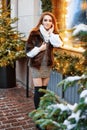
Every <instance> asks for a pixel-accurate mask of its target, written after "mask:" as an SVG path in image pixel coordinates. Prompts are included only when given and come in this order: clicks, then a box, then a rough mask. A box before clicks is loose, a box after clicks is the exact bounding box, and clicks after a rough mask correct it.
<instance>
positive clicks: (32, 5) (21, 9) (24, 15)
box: [11, 0, 41, 87]
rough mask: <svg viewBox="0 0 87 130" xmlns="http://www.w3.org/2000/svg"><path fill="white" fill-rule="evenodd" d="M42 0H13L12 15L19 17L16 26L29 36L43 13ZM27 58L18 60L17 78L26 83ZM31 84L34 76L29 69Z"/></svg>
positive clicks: (30, 84)
mask: <svg viewBox="0 0 87 130" xmlns="http://www.w3.org/2000/svg"><path fill="white" fill-rule="evenodd" d="M40 6H41V3H40V0H11V9H12V12H11V17H13V18H14V17H18V18H19V20H18V23H16V26H17V28H18V30H19V31H20V32H23V33H24V34H25V36H26V37H27V36H28V35H29V32H30V30H31V29H32V28H33V27H34V26H35V24H36V23H37V21H38V18H39V16H40V14H41V8H40ZM26 63H27V62H26V58H23V59H20V60H18V61H16V80H17V81H21V83H23V84H24V85H26V73H27V72H26V67H27V66H26ZM29 86H30V87H31V86H32V78H31V74H30V71H29Z"/></svg>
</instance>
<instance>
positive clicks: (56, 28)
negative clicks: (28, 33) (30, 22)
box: [32, 12, 58, 33]
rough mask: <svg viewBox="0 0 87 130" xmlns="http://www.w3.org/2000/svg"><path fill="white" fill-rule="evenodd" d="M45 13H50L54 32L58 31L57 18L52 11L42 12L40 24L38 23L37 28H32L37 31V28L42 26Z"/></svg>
mask: <svg viewBox="0 0 87 130" xmlns="http://www.w3.org/2000/svg"><path fill="white" fill-rule="evenodd" d="M45 15H49V16H50V17H51V18H52V22H53V24H54V33H58V27H57V22H56V18H55V16H54V14H53V13H51V12H43V13H42V14H41V17H40V19H39V22H38V24H37V25H36V27H35V28H33V29H32V31H37V30H39V27H40V25H41V24H42V21H43V18H44V16H45Z"/></svg>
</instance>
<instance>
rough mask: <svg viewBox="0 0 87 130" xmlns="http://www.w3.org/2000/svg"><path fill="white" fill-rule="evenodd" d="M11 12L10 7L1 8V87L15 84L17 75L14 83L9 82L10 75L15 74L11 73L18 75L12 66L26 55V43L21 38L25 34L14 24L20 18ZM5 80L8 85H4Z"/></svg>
mask: <svg viewBox="0 0 87 130" xmlns="http://www.w3.org/2000/svg"><path fill="white" fill-rule="evenodd" d="M10 12H11V10H9V9H8V8H0V75H2V76H0V88H1V87H2V88H3V87H8V85H9V87H10V86H15V82H16V80H15V77H14V81H13V82H14V83H12V85H11V84H10V83H7V82H9V81H8V80H9V79H8V77H9V78H11V79H12V77H13V75H10V73H13V72H14V76H16V74H15V70H14V71H13V70H12V67H13V69H15V66H14V63H15V61H16V60H18V59H19V58H22V57H25V44H24V42H23V41H22V40H21V39H22V37H23V35H22V33H20V32H18V31H17V30H16V27H14V26H13V25H14V24H15V23H16V22H17V20H18V18H11V17H10ZM9 66H10V67H11V72H8V71H9V70H8V69H9ZM3 71H4V74H3ZM6 73H7V74H6ZM5 77H6V79H5ZM5 81H7V82H6V84H8V85H6V84H5V85H3V83H4V82H5ZM11 82H12V81H11Z"/></svg>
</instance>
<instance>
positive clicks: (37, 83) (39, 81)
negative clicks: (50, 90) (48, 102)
mask: <svg viewBox="0 0 87 130" xmlns="http://www.w3.org/2000/svg"><path fill="white" fill-rule="evenodd" d="M33 84H34V106H35V109H37V108H38V106H39V102H40V97H41V96H42V93H41V92H39V89H41V88H42V79H41V78H33Z"/></svg>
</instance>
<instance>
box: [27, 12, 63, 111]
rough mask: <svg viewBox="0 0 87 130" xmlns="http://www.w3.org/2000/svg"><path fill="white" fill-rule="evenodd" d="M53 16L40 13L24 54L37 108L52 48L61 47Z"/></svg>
mask: <svg viewBox="0 0 87 130" xmlns="http://www.w3.org/2000/svg"><path fill="white" fill-rule="evenodd" d="M62 44H63V42H62V41H61V39H60V37H59V35H58V30H57V25H56V19H55V16H54V15H53V14H52V13H50V12H44V13H42V15H41V17H40V20H39V22H38V24H37V26H36V27H35V28H33V29H32V31H31V32H30V35H29V37H28V40H27V46H26V53H27V56H28V57H29V58H30V69H31V73H32V78H33V83H34V89H35V91H34V104H35V108H36V109H37V108H38V105H39V101H40V97H42V96H43V93H42V92H39V89H40V88H42V89H46V88H47V85H48V82H49V77H50V72H51V69H52V65H53V47H60V46H62Z"/></svg>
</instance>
